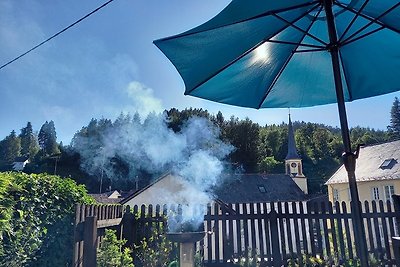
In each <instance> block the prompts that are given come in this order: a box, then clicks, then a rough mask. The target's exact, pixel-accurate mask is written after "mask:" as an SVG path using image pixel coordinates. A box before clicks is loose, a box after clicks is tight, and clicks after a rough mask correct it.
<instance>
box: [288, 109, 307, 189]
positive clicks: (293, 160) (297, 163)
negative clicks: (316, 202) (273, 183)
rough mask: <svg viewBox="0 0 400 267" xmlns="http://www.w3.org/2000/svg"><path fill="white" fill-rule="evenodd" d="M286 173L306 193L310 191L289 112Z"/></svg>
mask: <svg viewBox="0 0 400 267" xmlns="http://www.w3.org/2000/svg"><path fill="white" fill-rule="evenodd" d="M285 166H286V174H287V175H290V177H292V179H293V181H294V182H295V183H296V184H297V185H298V187H300V189H301V190H303V192H304V193H306V194H307V193H308V188H307V178H306V177H305V176H304V174H303V164H302V162H301V158H300V156H299V154H298V153H297V148H296V141H295V139H294V130H293V125H292V120H291V119H290V114H289V125H288V153H287V156H286V158H285Z"/></svg>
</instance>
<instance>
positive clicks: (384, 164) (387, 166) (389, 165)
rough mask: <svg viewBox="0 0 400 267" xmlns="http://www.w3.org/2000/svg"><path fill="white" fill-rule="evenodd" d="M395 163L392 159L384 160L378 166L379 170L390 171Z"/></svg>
mask: <svg viewBox="0 0 400 267" xmlns="http://www.w3.org/2000/svg"><path fill="white" fill-rule="evenodd" d="M396 163H397V161H396V160H395V159H394V158H391V159H385V160H384V161H383V162H382V164H381V166H379V168H381V169H391V168H392V167H393V165H394V164H396Z"/></svg>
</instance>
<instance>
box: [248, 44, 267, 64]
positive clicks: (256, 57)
mask: <svg viewBox="0 0 400 267" xmlns="http://www.w3.org/2000/svg"><path fill="white" fill-rule="evenodd" d="M269 60H270V51H269V47H268V43H264V44H262V45H260V46H259V47H257V48H256V49H255V50H254V51H253V52H252V57H251V62H252V63H268V61H269Z"/></svg>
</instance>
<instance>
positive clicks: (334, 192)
mask: <svg viewBox="0 0 400 267" xmlns="http://www.w3.org/2000/svg"><path fill="white" fill-rule="evenodd" d="M336 201H339V190H337V189H333V202H336Z"/></svg>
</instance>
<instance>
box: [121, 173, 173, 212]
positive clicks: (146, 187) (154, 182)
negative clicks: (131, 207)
mask: <svg viewBox="0 0 400 267" xmlns="http://www.w3.org/2000/svg"><path fill="white" fill-rule="evenodd" d="M170 174H171V173H170V172H168V173H165V174H163V175H161V176H160V177H158V178H157V179H154V180H152V181H151V182H150V183H149V184H148V185H146V186H145V187H143V188H141V189H140V190H137V191H134V192H133V193H131V194H129V195H127V196H126V197H124V198H123V199H122V200H120V203H121V204H125V203H127V202H128V201H129V200H131V199H132V198H134V197H136V196H137V195H139V194H141V193H142V192H144V191H146V190H147V189H149V188H150V187H151V186H153V185H154V184H156V183H157V182H159V181H160V180H162V179H164V178H165V177H167V176H169V175H170Z"/></svg>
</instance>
